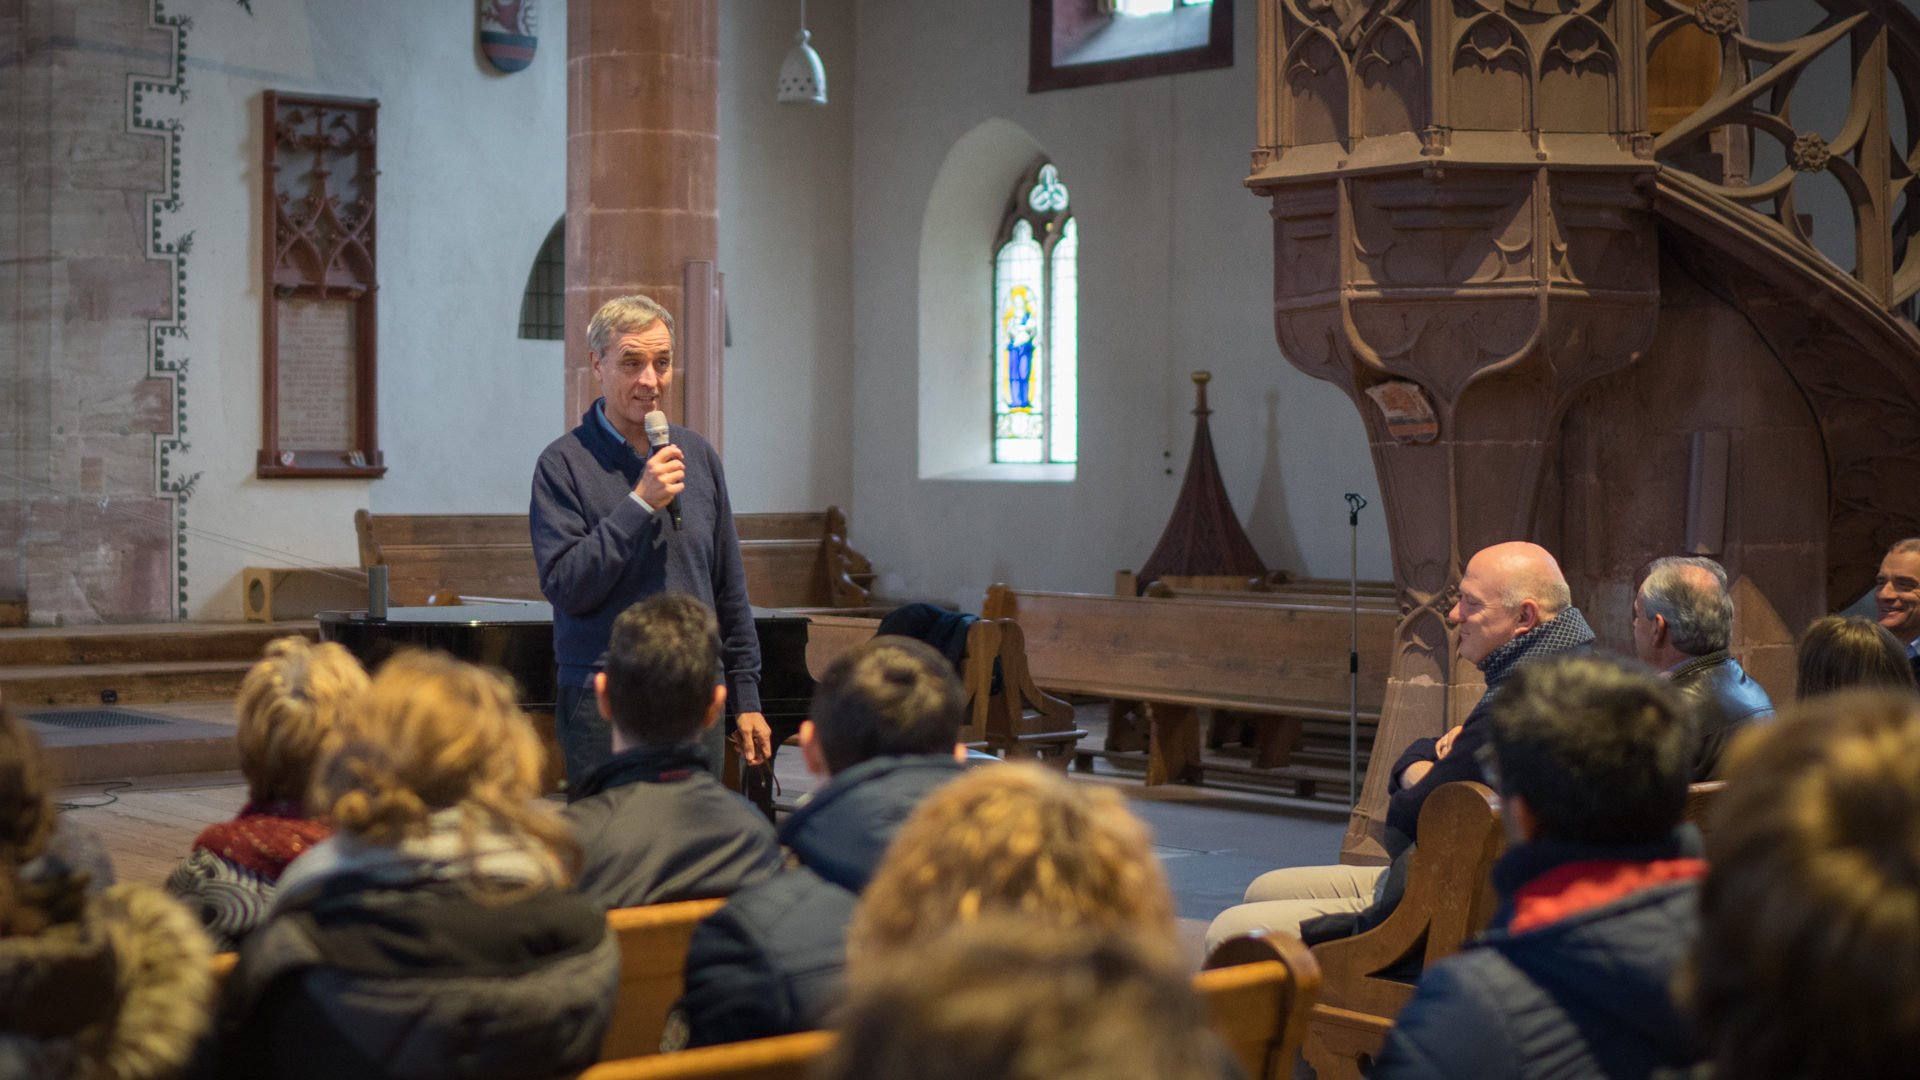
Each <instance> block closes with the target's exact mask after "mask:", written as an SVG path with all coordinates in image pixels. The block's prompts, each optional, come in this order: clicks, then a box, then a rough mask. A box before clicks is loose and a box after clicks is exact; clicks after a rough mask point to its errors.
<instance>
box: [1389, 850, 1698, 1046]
mask: <svg viewBox="0 0 1920 1080" xmlns="http://www.w3.org/2000/svg"><path fill="white" fill-rule="evenodd" d="M1699 852H1700V841H1699V834H1698V833H1697V832H1695V831H1694V829H1693V828H1692V826H1681V827H1680V828H1679V829H1677V830H1675V832H1674V834H1673V835H1672V836H1671V837H1669V838H1667V839H1666V840H1663V841H1661V842H1660V843H1657V844H1650V845H1641V846H1637V847H1632V848H1594V847H1588V846H1577V845H1567V844H1553V843H1537V844H1527V845H1523V846H1521V847H1517V848H1515V849H1513V850H1512V851H1509V852H1508V853H1507V854H1506V855H1504V856H1502V857H1501V859H1500V861H1499V862H1498V863H1496V864H1495V865H1494V873H1493V876H1494V886H1495V888H1496V889H1497V890H1498V891H1499V894H1500V900H1501V910H1500V913H1499V914H1498V915H1496V916H1495V917H1494V927H1495V928H1494V929H1492V930H1490V931H1488V933H1487V934H1486V935H1485V936H1484V937H1483V938H1481V939H1480V940H1479V941H1477V942H1474V943H1472V944H1470V945H1468V946H1467V947H1466V948H1465V949H1463V950H1462V951H1461V952H1459V953H1458V954H1456V955H1454V956H1450V957H1448V958H1447V959H1445V960H1442V961H1441V962H1440V963H1439V964H1437V965H1435V966H1434V967H1433V968H1432V969H1431V970H1429V971H1427V972H1426V974H1425V975H1423V976H1422V977H1421V979H1420V986H1419V989H1418V990H1417V991H1415V993H1414V997H1413V1000H1412V1001H1410V1002H1408V1003H1407V1006H1406V1008H1404V1009H1402V1010H1401V1011H1400V1015H1399V1017H1398V1018H1397V1019H1396V1020H1395V1021H1394V1026H1393V1029H1392V1030H1391V1031H1390V1032H1388V1034H1387V1042H1386V1046H1385V1047H1384V1048H1382V1050H1381V1052H1380V1057H1379V1059H1378V1061H1377V1062H1376V1064H1375V1065H1374V1068H1373V1071H1372V1073H1370V1074H1369V1075H1370V1076H1371V1077H1372V1078H1373V1080H1412V1078H1421V1080H1428V1078H1458V1080H1468V1078H1472V1080H1533V1078H1538V1077H1548V1076H1552V1077H1555V1078H1559V1080H1624V1078H1631V1077H1647V1076H1650V1075H1652V1074H1654V1073H1655V1072H1656V1070H1659V1069H1663V1068H1682V1067H1686V1066H1688V1065H1691V1064H1692V1063H1694V1062H1696V1061H1698V1060H1699V1058H1700V1053H1699V1048H1698V1046H1697V1044H1696V1040H1695V1039H1694V1036H1693V1033H1692V1031H1691V1029H1690V1028H1689V1026H1688V1024H1687V1022H1686V1020H1685V1019H1684V1018H1683V1017H1682V1015H1681V1013H1680V1011H1679V1010H1678V1009H1677V1008H1676V1007H1675V1006H1674V1004H1673V1001H1672V998H1671V995H1670V993H1669V991H1668V984H1669V982H1670V981H1671V979H1672V976H1673V971H1674V965H1675V964H1676V963H1678V962H1679V960H1680V958H1681V957H1682V956H1683V955H1684V954H1685V953H1686V951H1687V949H1688V948H1689V947H1690V946H1691V944H1692V942H1693V938H1694V935H1695V932H1696V930H1697V927H1698V899H1697V897H1696V883H1695V880H1694V878H1696V877H1697V876H1698V874H1699V873H1700V872H1701V870H1702V869H1703V868H1704V863H1701V862H1699V860H1698V859H1697V856H1698V854H1699ZM1598 859H1605V860H1618V861H1620V862H1622V863H1625V864H1629V865H1628V867H1627V869H1629V871H1630V872H1634V873H1641V872H1645V871H1646V869H1647V868H1649V867H1657V868H1661V869H1663V870H1665V871H1666V874H1667V875H1668V876H1669V877H1670V878H1671V879H1670V880H1665V881H1662V882H1661V883H1659V884H1654V885H1651V886H1650V887H1644V888H1640V889H1638V890H1637V891H1632V892H1629V893H1627V894H1626V895H1624V896H1621V897H1619V898H1618V899H1615V900H1613V902H1611V903H1604V904H1601V905H1599V906H1596V907H1586V908H1584V909H1579V908H1580V905H1579V903H1578V902H1577V901H1575V900H1573V899H1572V898H1573V897H1574V895H1575V894H1574V893H1572V892H1561V893H1558V894H1557V895H1556V894H1554V893H1553V892H1552V891H1551V889H1552V884H1553V883H1554V877H1553V876H1550V875H1555V874H1559V875H1571V874H1573V873H1575V872H1576V871H1578V870H1579V869H1581V868H1580V867H1576V866H1574V865H1573V864H1575V863H1582V862H1585V863H1587V865H1588V866H1589V867H1592V866H1594V865H1595V864H1594V863H1593V862H1592V861H1591V860H1598ZM1653 876H1655V877H1657V876H1659V875H1653ZM1523 888H1525V889H1528V890H1530V891H1544V892H1546V893H1547V895H1546V896H1545V902H1547V903H1549V904H1558V905H1564V906H1566V907H1571V908H1574V909H1576V910H1573V911H1572V912H1571V913H1570V914H1565V915H1563V916H1561V917H1559V918H1557V919H1551V920H1550V921H1546V922H1544V924H1540V923H1539V920H1535V924H1534V925H1531V926H1530V927H1529V928H1527V929H1524V930H1520V931H1518V932H1515V931H1513V930H1511V929H1509V928H1508V927H1509V924H1510V923H1511V922H1512V920H1513V912H1514V908H1515V897H1516V894H1518V893H1520V892H1521V890H1522V889H1523Z"/></svg>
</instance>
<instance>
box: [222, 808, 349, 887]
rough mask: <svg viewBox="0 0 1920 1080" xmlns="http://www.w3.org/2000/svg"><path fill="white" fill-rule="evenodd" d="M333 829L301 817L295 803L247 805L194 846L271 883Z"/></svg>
mask: <svg viewBox="0 0 1920 1080" xmlns="http://www.w3.org/2000/svg"><path fill="white" fill-rule="evenodd" d="M332 831H333V830H332V829H331V828H330V827H329V826H328V825H327V824H326V823H325V822H323V821H313V820H310V819H308V818H304V817H301V816H300V807H299V806H297V805H295V804H293V803H265V804H261V803H248V804H247V805H245V806H243V807H241V808H240V816H239V817H237V818H234V819H233V820H232V821H223V822H221V823H220V824H218V825H209V826H207V828H206V831H204V832H202V833H201V834H200V838H199V839H198V840H195V841H194V846H195V847H202V848H205V849H207V850H208V851H211V852H213V853H214V854H215V855H218V856H220V857H221V858H223V859H225V860H227V861H228V862H230V863H233V864H234V865H235V866H239V867H243V868H245V869H247V870H251V871H253V872H254V873H256V874H258V875H260V876H261V877H263V878H265V879H267V880H268V881H278V880H280V872H281V871H282V870H285V869H286V868H287V864H288V863H290V862H292V861H293V860H294V859H295V858H298V857H299V856H300V854H301V853H302V852H304V851H306V850H307V849H308V848H310V847H312V846H313V845H315V844H317V843H319V842H320V841H322V840H325V839H326V838H327V834H328V833H330V832H332Z"/></svg>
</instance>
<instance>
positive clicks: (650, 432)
mask: <svg viewBox="0 0 1920 1080" xmlns="http://www.w3.org/2000/svg"><path fill="white" fill-rule="evenodd" d="M641 423H642V424H643V425H645V427H646V429H647V445H649V446H651V447H653V448H654V449H655V450H659V449H660V448H661V447H663V446H665V445H667V441H668V435H667V414H666V413H663V412H661V411H660V410H659V409H655V410H653V411H652V412H650V413H648V414H647V415H646V418H645V419H643V420H642V421H641ZM667 514H668V516H670V517H672V518H673V531H674V532H679V531H680V500H679V499H675V500H673V501H672V502H670V503H668V504H667Z"/></svg>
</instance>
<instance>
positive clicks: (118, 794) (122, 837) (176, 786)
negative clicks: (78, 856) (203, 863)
mask: <svg viewBox="0 0 1920 1080" xmlns="http://www.w3.org/2000/svg"><path fill="white" fill-rule="evenodd" d="M56 797H57V798H58V800H59V801H60V803H61V805H62V812H64V813H67V814H71V815H72V816H73V820H75V821H77V822H79V823H80V824H82V825H85V826H86V827H87V828H89V829H92V830H93V831H94V832H95V833H96V834H98V835H99V837H100V839H101V842H103V843H104V844H106V846H107V850H108V851H109V852H111V853H112V855H113V869H114V874H115V876H116V877H117V878H118V879H119V880H121V881H139V882H144V883H146V884H149V885H159V884H161V883H163V882H165V881H166V880H167V875H168V874H169V873H171V872H172V871H173V868H174V866H175V865H176V864H178V863H179V862H180V860H181V859H182V858H184V857H185V856H186V854H187V852H188V850H190V849H191V848H192V847H193V838H194V837H196V836H198V835H200V830H202V829H204V828H206V827H207V826H209V825H212V824H215V823H216V822H221V821H227V820H229V819H231V818H232V817H233V816H234V815H235V814H237V813H239V812H240V807H242V806H243V805H245V804H246V801H247V784H246V781H245V780H242V779H241V778H240V774H239V773H238V772H230V773H199V774H188V775H184V776H168V777H160V778H155V779H151V780H141V781H135V782H133V783H132V784H125V783H119V784H87V785H84V786H78V787H68V788H62V789H60V791H59V793H58V795H57V796H56Z"/></svg>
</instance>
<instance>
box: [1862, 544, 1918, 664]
mask: <svg viewBox="0 0 1920 1080" xmlns="http://www.w3.org/2000/svg"><path fill="white" fill-rule="evenodd" d="M1873 606H1874V610H1875V611H1877V612H1878V613H1879V616H1880V625H1881V626H1884V627H1886V628H1887V631H1888V632H1889V633H1891V634H1892V635H1893V636H1894V637H1897V638H1899V639H1900V642H1901V644H1908V643H1910V642H1912V641H1913V639H1914V638H1916V637H1920V552H1916V551H1891V552H1888V553H1887V557H1886V558H1884V559H1882V560H1880V576H1879V577H1876V578H1874V579H1873Z"/></svg>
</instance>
